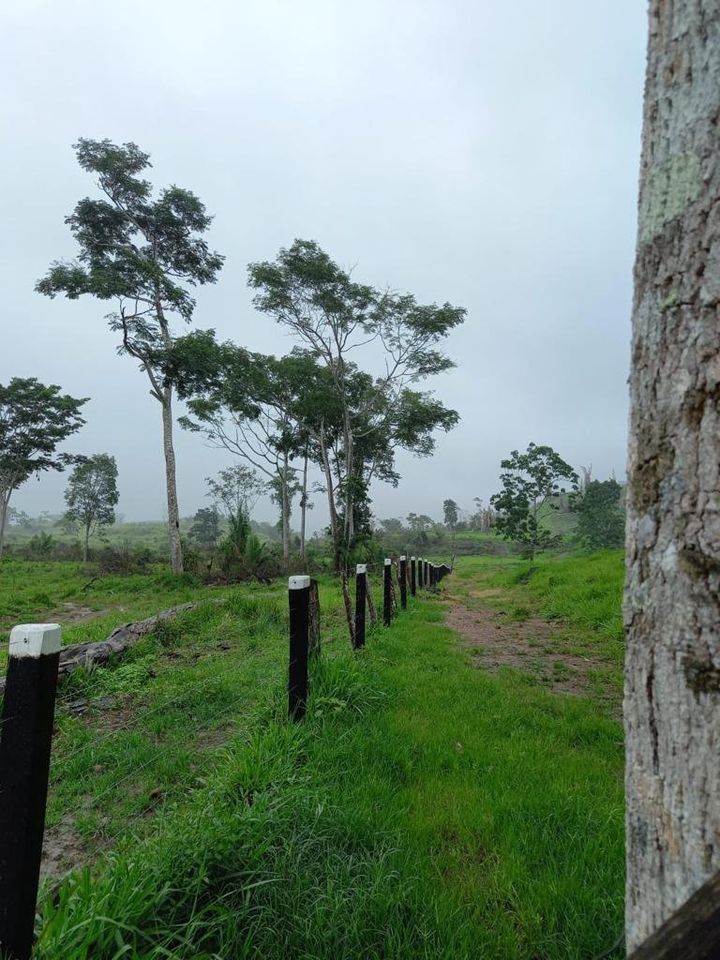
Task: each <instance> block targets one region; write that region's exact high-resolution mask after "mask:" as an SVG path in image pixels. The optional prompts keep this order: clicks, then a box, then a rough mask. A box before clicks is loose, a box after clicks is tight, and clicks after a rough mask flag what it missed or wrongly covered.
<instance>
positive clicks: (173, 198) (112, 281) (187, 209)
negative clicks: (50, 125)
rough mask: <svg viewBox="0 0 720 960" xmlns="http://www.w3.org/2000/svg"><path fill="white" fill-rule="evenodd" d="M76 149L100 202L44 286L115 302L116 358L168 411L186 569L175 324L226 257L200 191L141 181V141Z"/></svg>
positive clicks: (75, 219)
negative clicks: (170, 363) (128, 360)
mask: <svg viewBox="0 0 720 960" xmlns="http://www.w3.org/2000/svg"><path fill="white" fill-rule="evenodd" d="M74 147H75V151H76V153H77V159H78V163H79V164H80V166H81V167H82V168H83V170H86V171H88V172H89V173H92V174H95V175H96V176H97V184H98V187H99V189H100V192H101V193H102V197H99V198H95V199H91V198H89V197H85V198H84V199H83V200H80V201H79V202H78V203H77V204H76V206H75V209H74V211H73V212H72V213H71V214H70V215H69V216H68V217H66V218H65V222H66V223H67V224H68V226H69V227H70V232H71V234H72V235H73V237H74V238H75V240H76V242H77V245H78V254H77V257H76V259H75V260H71V261H65V260H56V261H55V262H54V263H52V264H51V266H50V269H49V270H48V272H47V274H46V275H45V276H44V277H43V278H42V279H41V280H39V281H38V283H37V285H36V289H37V291H38V292H39V293H42V294H45V295H46V296H49V297H55V296H57V294H64V295H65V296H66V297H68V298H69V299H71V300H77V299H78V298H79V297H81V296H86V295H89V296H92V297H96V298H97V299H98V300H103V301H105V300H107V301H113V302H114V303H115V310H114V311H112V312H110V313H109V314H107V317H106V319H107V321H108V323H109V325H110V328H111V330H113V331H115V332H117V333H118V334H119V335H120V342H119V346H118V352H119V353H121V354H122V353H126V354H129V355H130V356H132V357H134V358H135V359H136V360H137V361H138V362H139V364H140V369H141V370H143V371H144V372H145V373H146V375H147V377H148V379H149V381H150V393H151V396H153V397H154V398H155V399H156V400H157V401H158V402H159V403H160V404H161V405H162V414H163V445H164V453H165V468H166V488H167V502H168V532H169V540H170V560H171V565H172V568H173V570H174V571H175V572H176V573H181V572H182V548H181V545H180V514H179V508H178V502H177V489H176V480H175V452H174V448H173V441H172V393H173V384H172V381H171V380H170V379H169V377H168V375H167V369H168V367H167V356H168V353H169V352H170V350H171V348H172V343H173V334H172V331H171V329H170V318H171V317H172V316H176V317H179V318H180V319H181V320H182V321H184V322H186V323H189V322H190V320H191V319H192V316H193V312H194V310H195V298H194V296H193V290H194V288H196V287H198V286H201V285H203V284H206V283H214V282H215V280H216V279H217V274H218V272H219V271H220V269H221V267H222V264H223V257H222V256H221V255H220V254H219V253H216V252H214V251H212V250H210V248H209V247H208V244H207V242H206V241H205V239H204V237H203V234H205V233H206V232H207V230H208V229H209V227H210V224H211V222H212V218H211V217H210V216H209V215H208V214H207V212H206V210H205V207H204V205H203V204H202V203H201V201H200V200H199V199H198V197H196V196H195V194H194V193H192V192H191V191H189V190H184V189H181V188H180V187H176V186H171V187H167V188H165V189H164V190H161V191H160V193H159V195H158V196H154V195H153V189H152V185H151V183H150V182H149V181H148V180H146V179H144V177H143V174H144V172H145V171H146V170H147V169H148V168H149V167H150V166H151V164H150V155H149V154H147V153H144V152H143V151H142V150H140V148H139V147H138V146H137V145H136V144H134V143H124V144H114V143H112V142H111V141H110V140H88V139H81V140H79V141H78V142H77V143H76V144H75V145H74Z"/></svg>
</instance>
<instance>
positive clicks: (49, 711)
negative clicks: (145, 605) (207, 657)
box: [0, 556, 451, 960]
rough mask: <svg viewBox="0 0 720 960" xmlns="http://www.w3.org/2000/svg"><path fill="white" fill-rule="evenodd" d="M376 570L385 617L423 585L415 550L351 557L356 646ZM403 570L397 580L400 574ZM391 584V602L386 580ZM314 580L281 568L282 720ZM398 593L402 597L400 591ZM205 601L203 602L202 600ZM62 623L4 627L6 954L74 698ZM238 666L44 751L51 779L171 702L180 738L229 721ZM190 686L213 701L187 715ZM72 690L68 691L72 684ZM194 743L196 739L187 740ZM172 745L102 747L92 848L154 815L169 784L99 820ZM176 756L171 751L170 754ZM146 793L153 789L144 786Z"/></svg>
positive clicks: (0, 901)
mask: <svg viewBox="0 0 720 960" xmlns="http://www.w3.org/2000/svg"><path fill="white" fill-rule="evenodd" d="M424 563H425V564H426V566H428V567H430V566H432V567H433V569H436V570H437V575H436V577H435V578H434V579H433V588H434V587H435V584H436V583H437V582H439V581H440V580H441V579H442V577H443V576H445V575H446V574H447V573H449V572H450V570H451V568H450V567H449V566H448V565H446V564H442V565H437V566H436V565H435V564H432V565H431V564H430V563H429V561H424ZM380 570H382V571H383V573H382V577H383V579H382V582H383V609H384V612H385V618H384V619H385V623H386V625H388V626H389V625H390V623H391V622H392V620H393V619H394V618H395V617H396V616H398V615H399V614H400V613H401V612H402V610H404V609H405V608H406V598H407V588H408V586H410V593H411V596H415V595H416V593H417V590H419V589H429V588H430V586H431V583H430V579H429V578H428V579H427V580H422V582H421V578H419V576H418V570H419V562H418V560H417V558H415V557H411V558H410V559H409V562H408V558H407V557H405V556H402V557H400V558H391V557H390V558H386V559H385V561H383V562H382V563H380V562H373V563H368V564H358V565H357V568H356V571H355V578H356V596H355V607H354V609H353V605H352V602H351V601H350V591H349V584H348V579H347V576H345V577H341V592H342V596H343V604H344V606H345V610H346V616H347V620H348V630H349V636H350V643H351V646H352V648H353V649H359V648H360V647H362V646H364V645H365V644H366V641H367V630H366V616H365V615H366V613H367V615H368V616H369V619H370V623H371V626H372V628H373V629H374V628H375V627H376V625H377V620H378V617H377V611H376V608H375V604H374V602H373V594H372V588H371V583H372V580H373V578H374V577H376V576H377V575H378V574H379V572H380ZM401 578H402V579H401ZM396 580H397V584H398V588H399V590H400V598H401V599H400V604H398V598H397V592H396V585H395V581H396ZM320 592H321V591H320V585H319V583H318V581H317V580H315V579H312V578H310V577H309V576H296V577H290V578H289V581H288V604H289V660H288V708H287V712H288V717H289V719H290V720H291V721H293V722H295V721H300V720H302V719H303V717H304V716H305V713H306V709H307V703H308V693H309V684H310V675H311V667H312V663H313V661H316V660H318V659H319V658H320V656H321V629H320V624H321V605H320ZM403 598H405V600H403ZM208 602H211V601H208ZM61 651H62V644H61V628H60V626H59V625H57V624H29V625H23V626H20V627H15V628H14V629H13V630H12V631H11V635H10V646H9V656H8V665H7V674H6V682H5V689H4V696H3V709H2V716H1V717H0V864H2V870H0V954H2V955H3V956H7V957H8V958H12V960H29V958H30V956H31V953H32V944H33V935H34V923H35V913H36V901H37V894H38V889H39V882H40V872H41V861H42V851H43V837H44V831H45V816H46V806H47V798H48V788H49V784H50V775H51V746H52V741H53V735H54V733H56V731H55V730H54V727H55V717H56V708H57V707H60V710H61V712H64V713H66V714H72V713H73V711H74V710H75V708H76V706H77V704H78V703H79V702H80V701H76V700H72V699H71V698H70V697H68V696H62V695H60V696H58V693H57V688H58V677H59V674H60V672H61ZM243 672H244V671H243V669H231V668H230V667H225V668H223V669H221V670H216V669H214V670H213V673H212V675H211V676H208V677H204V678H203V679H202V680H198V681H196V682H195V683H193V684H192V685H191V686H190V687H189V688H188V687H187V686H185V685H184V686H183V689H182V690H178V692H177V693H172V694H171V695H170V696H165V697H163V698H162V701H161V702H159V703H154V704H153V705H152V706H149V707H147V708H145V709H141V710H138V711H135V712H133V713H132V714H131V715H129V716H126V717H124V718H123V719H122V721H121V722H120V723H117V724H114V725H113V726H112V728H111V729H107V730H102V731H98V732H97V733H96V734H95V735H94V736H92V737H90V738H89V739H88V740H87V741H86V742H84V743H81V744H80V745H79V746H77V747H74V749H72V750H70V751H69V752H66V753H63V752H61V753H60V755H59V756H58V757H57V758H56V759H54V760H53V763H52V775H53V782H61V781H62V779H63V778H64V777H68V776H72V769H73V767H74V766H76V765H78V764H80V765H81V768H82V770H83V771H85V772H87V771H92V772H93V774H94V775H95V776H103V775H106V770H105V769H103V770H100V769H99V768H100V767H101V766H102V767H105V766H106V765H107V763H108V747H109V746H110V745H112V743H113V742H114V741H118V740H119V738H121V737H122V735H124V734H131V733H135V732H137V733H139V734H141V735H143V736H146V737H147V736H148V731H149V730H150V729H151V728H152V726H153V723H154V722H156V721H157V720H159V719H161V718H162V717H163V716H168V715H170V713H171V712H172V711H173V710H177V709H179V708H185V709H184V713H183V723H184V731H185V733H186V739H189V738H191V737H195V739H196V740H197V737H198V735H200V734H202V733H204V732H205V731H209V730H215V729H218V728H220V727H222V726H223V725H227V724H229V723H230V722H231V721H232V720H233V719H235V718H236V717H238V715H239V714H241V713H242V708H243V707H244V706H245V705H246V704H247V701H248V693H247V691H243V692H240V693H237V694H235V695H233V696H230V697H228V696H227V692H228V688H232V687H233V686H234V685H235V684H234V681H236V680H238V679H239V678H240V677H241V675H242V674H243ZM189 694H192V695H193V696H194V697H195V698H200V697H202V698H204V699H208V698H209V699H210V700H211V701H212V700H220V701H222V702H221V703H219V704H218V705H217V707H216V708H214V709H211V710H210V711H209V712H207V711H202V712H201V715H200V716H198V717H195V716H193V715H192V713H191V712H189V711H188V710H187V709H186V707H187V701H188V696H189ZM71 696H77V694H76V693H74V694H72V695H71ZM196 747H197V744H196ZM171 751H172V745H171V744H170V745H169V744H168V742H167V741H164V740H163V741H162V742H159V743H157V744H155V745H154V746H153V747H152V748H150V749H149V750H148V752H147V753H146V755H145V756H144V759H142V760H141V762H139V763H138V762H137V755H136V753H134V752H133V753H131V754H128V755H125V756H124V755H123V753H122V751H114V752H111V754H110V756H111V759H112V762H113V763H115V764H116V765H117V769H116V770H114V771H113V775H112V776H111V778H110V779H109V780H108V782H106V783H105V782H104V783H103V785H102V788H101V789H100V790H99V791H97V792H95V793H94V795H93V797H92V800H91V802H90V803H89V805H86V806H84V808H83V817H84V818H85V819H86V821H87V820H88V819H92V818H93V817H96V818H97V826H96V834H95V839H94V842H93V845H94V850H95V851H96V852H102V851H104V850H106V849H108V848H109V847H110V846H112V845H113V844H114V843H116V842H117V841H118V838H119V837H120V836H121V835H122V836H123V837H126V836H128V835H131V834H132V832H133V830H134V829H135V828H136V827H140V826H142V825H144V824H146V823H148V822H149V814H152V815H153V816H154V817H155V819H157V816H158V814H160V813H162V810H163V809H164V807H165V804H166V803H168V802H172V801H173V797H172V796H171V791H166V790H164V789H162V788H160V787H158V789H157V792H156V791H151V792H150V795H149V796H146V795H145V793H146V792H142V791H140V793H139V795H138V796H137V800H138V804H137V810H135V811H134V812H132V813H127V812H123V816H122V822H121V824H120V825H119V826H118V827H116V828H115V829H108V828H107V827H108V824H109V822H110V818H109V816H108V815H107V809H106V805H107V802H108V801H111V800H114V799H115V798H117V797H118V796H125V797H127V796H128V795H129V794H131V793H132V791H131V789H130V788H131V786H132V785H133V784H137V782H138V781H139V780H140V779H142V778H143V776H144V775H145V774H147V773H150V772H152V771H153V770H154V769H157V768H159V767H161V766H162V764H163V762H165V763H167V762H168V761H169V760H171V759H173V757H172V755H171ZM175 759H177V757H175ZM153 794H154V795H153Z"/></svg>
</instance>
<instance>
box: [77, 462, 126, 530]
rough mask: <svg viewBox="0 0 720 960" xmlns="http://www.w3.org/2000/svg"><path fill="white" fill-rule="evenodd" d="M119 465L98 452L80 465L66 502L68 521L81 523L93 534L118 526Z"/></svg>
mask: <svg viewBox="0 0 720 960" xmlns="http://www.w3.org/2000/svg"><path fill="white" fill-rule="evenodd" d="M117 474H118V470H117V463H116V462H115V457H111V456H110V455H109V454H107V453H96V454H95V455H94V456H92V457H87V458H86V459H84V460H83V461H82V463H79V464H78V465H77V466H76V467H75V469H74V470H73V472H72V473H71V474H70V479H69V481H68V486H67V490H66V491H65V502H66V503H67V507H68V509H67V513H66V517H67V519H68V520H71V521H74V522H75V523H79V524H81V525H82V526H83V527H84V529H85V530H86V531H87V532H88V534H89V533H90V531H92V530H97V529H99V528H101V527H104V526H108V525H110V524H112V523H115V506H116V504H117V502H118V500H119V499H120V495H119V493H118V489H117Z"/></svg>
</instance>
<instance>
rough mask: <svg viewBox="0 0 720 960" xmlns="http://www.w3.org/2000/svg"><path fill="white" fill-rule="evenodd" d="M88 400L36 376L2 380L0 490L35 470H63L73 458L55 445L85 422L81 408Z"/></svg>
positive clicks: (0, 390) (0, 385)
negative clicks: (73, 395) (72, 395)
mask: <svg viewBox="0 0 720 960" xmlns="http://www.w3.org/2000/svg"><path fill="white" fill-rule="evenodd" d="M87 400H88V398H87V397H85V398H83V399H76V398H75V397H71V396H70V395H69V394H62V393H60V387H58V386H56V385H55V384H51V385H50V386H45V384H42V383H40V381H39V380H36V379H35V378H34V377H28V378H22V377H13V379H12V380H11V381H10V383H9V384H8V385H7V386H5V385H3V384H0V491H2V490H8V489H14V488H15V487H18V486H20V484H21V483H23V482H24V481H25V480H27V478H28V477H29V476H30V475H31V474H32V473H37V472H40V471H44V470H62V469H63V468H64V467H65V466H66V465H67V464H68V462H71V460H72V458H71V457H69V456H68V455H67V454H59V453H57V452H56V448H57V447H58V446H59V444H60V443H62V441H63V440H65V439H67V437H69V436H71V435H72V434H73V433H75V432H76V431H78V430H79V429H80V427H81V426H82V425H83V424H84V423H85V420H84V419H83V418H82V416H81V415H80V408H81V407H82V406H83V405H84V404H85V403H87Z"/></svg>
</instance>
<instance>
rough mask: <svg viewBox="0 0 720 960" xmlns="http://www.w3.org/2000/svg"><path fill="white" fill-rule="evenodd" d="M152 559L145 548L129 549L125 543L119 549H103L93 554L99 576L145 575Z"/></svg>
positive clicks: (150, 553) (151, 555)
mask: <svg viewBox="0 0 720 960" xmlns="http://www.w3.org/2000/svg"><path fill="white" fill-rule="evenodd" d="M153 559H154V558H153V553H152V551H151V550H148V549H147V547H130V546H129V545H128V544H127V543H124V544H122V545H121V546H119V547H104V548H103V549H102V550H98V551H97V553H96V554H95V560H96V562H97V566H98V573H99V574H100V576H106V575H108V574H116V575H118V576H125V575H128V574H131V573H147V570H148V566H149V565H150V564H151V563H152V561H153Z"/></svg>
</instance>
